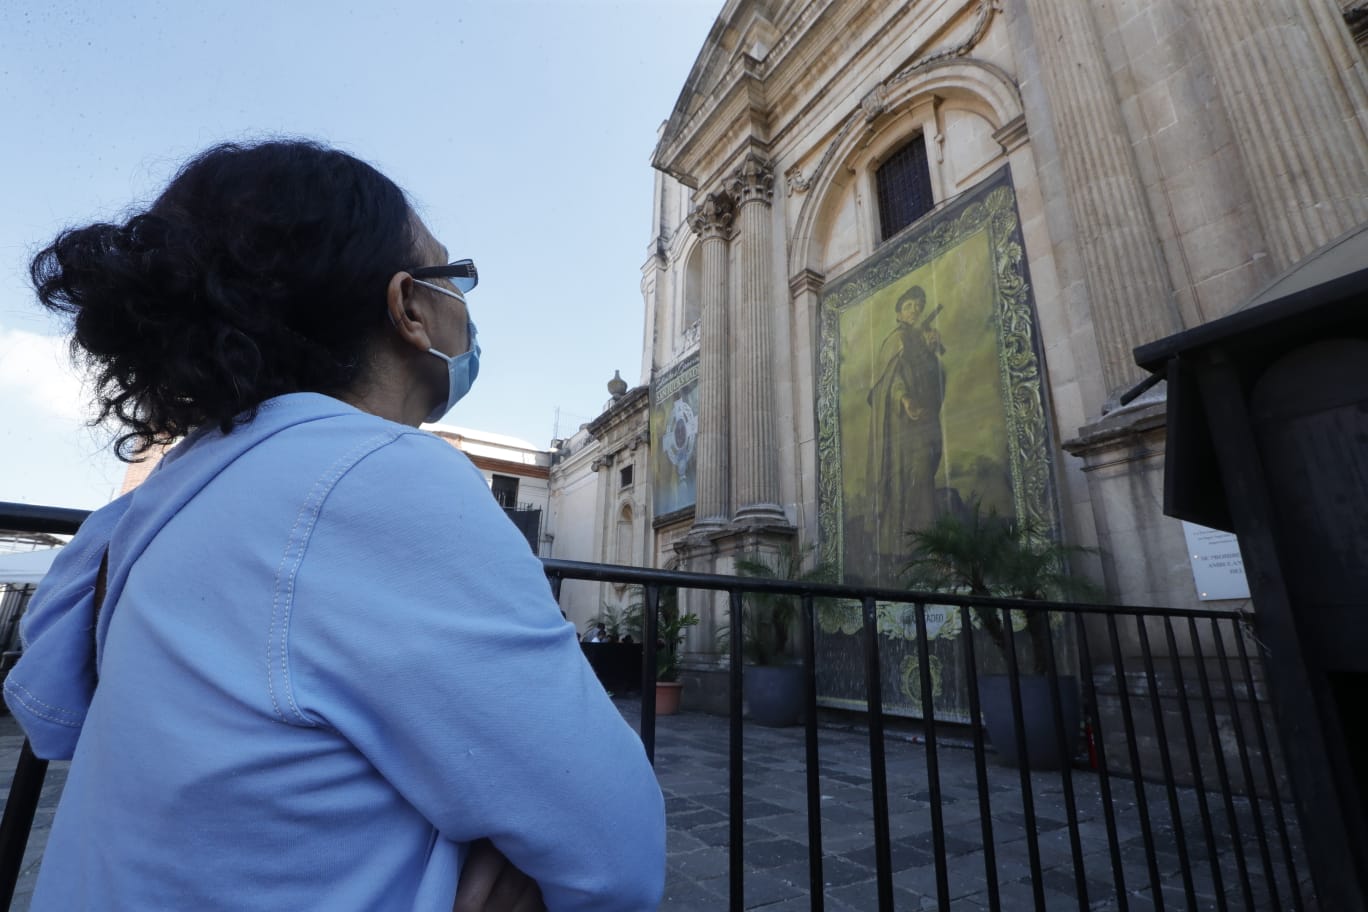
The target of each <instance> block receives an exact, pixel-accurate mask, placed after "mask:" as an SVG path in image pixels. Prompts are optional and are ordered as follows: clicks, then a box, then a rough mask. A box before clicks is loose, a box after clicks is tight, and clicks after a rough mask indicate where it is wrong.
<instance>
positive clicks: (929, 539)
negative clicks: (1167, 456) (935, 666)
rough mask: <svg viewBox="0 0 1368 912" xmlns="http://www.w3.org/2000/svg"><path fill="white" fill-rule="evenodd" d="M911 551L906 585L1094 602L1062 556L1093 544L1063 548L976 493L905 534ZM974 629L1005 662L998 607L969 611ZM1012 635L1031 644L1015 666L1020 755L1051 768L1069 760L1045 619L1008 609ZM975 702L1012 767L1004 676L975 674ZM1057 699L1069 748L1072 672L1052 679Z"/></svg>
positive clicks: (1012, 730)
mask: <svg viewBox="0 0 1368 912" xmlns="http://www.w3.org/2000/svg"><path fill="white" fill-rule="evenodd" d="M908 536H909V538H910V539H911V542H912V546H913V551H912V559H911V561H910V562H909V563H908V565H907V579H908V582H909V585H910V586H911V588H914V589H927V590H935V591H941V592H955V593H965V594H969V595H984V596H1000V597H1006V598H1018V599H1028V600H1030V599H1052V598H1054V599H1065V598H1080V599H1086V600H1089V601H1098V600H1100V599H1101V593H1100V592H1099V590H1098V589H1097V587H1096V586H1094V585H1093V584H1092V583H1091V582H1090V581H1088V580H1086V579H1084V578H1082V577H1080V576H1077V575H1075V574H1073V573H1071V572H1070V571H1069V568H1068V559H1069V558H1070V557H1071V556H1073V555H1076V554H1086V553H1094V550H1093V549H1089V548H1081V547H1078V546H1074V545H1065V544H1061V543H1060V542H1057V541H1055V540H1053V539H1051V538H1050V537H1049V536H1048V535H1046V534H1044V531H1043V530H1042V529H1040V527H1039V524H1037V523H1033V522H1030V521H1027V520H1019V519H1014V518H1011V517H1004V516H1001V515H999V514H998V512H997V510H996V509H994V508H992V507H990V508H988V509H987V510H986V511H985V510H984V508H983V505H982V503H981V502H980V501H979V499H978V498H977V497H975V498H972V499H971V500H970V503H969V506H968V508H967V509H966V510H965V511H964V512H963V513H959V514H945V515H942V516H940V517H939V518H937V519H936V521H935V522H933V523H932V524H931V525H930V526H928V527H926V528H925V529H922V530H920V531H913V532H909V533H908ZM973 615H974V620H975V621H976V626H978V627H980V628H981V629H982V630H983V631H984V632H986V633H987V634H988V637H989V639H991V640H992V641H993V643H994V644H995V645H996V646H997V648H998V651H999V652H1000V653H1001V654H1002V657H1003V659H1004V662H1005V660H1006V657H1007V650H1008V649H1009V648H1011V644H1010V643H1009V641H1008V637H1009V633H1008V630H1007V628H1006V627H1005V626H1004V625H1003V622H1002V612H1001V610H1000V609H997V608H974V609H973ZM1010 618H1011V623H1012V632H1013V633H1015V632H1022V631H1024V632H1025V633H1026V641H1027V642H1028V643H1029V644H1030V650H1029V656H1030V661H1029V663H1028V664H1026V665H1025V666H1024V667H1023V666H1020V665H1019V666H1018V668H1019V671H1020V675H1019V682H1020V690H1021V704H1022V706H1021V708H1022V718H1023V723H1024V725H1025V728H1026V732H1025V740H1026V754H1027V757H1026V759H1027V762H1028V764H1029V765H1030V767H1032V768H1035V769H1056V768H1058V767H1059V766H1060V765H1062V764H1064V763H1067V762H1069V760H1070V757H1069V756H1060V752H1059V735H1058V730H1057V728H1056V727H1055V717H1054V704H1053V700H1052V698H1051V695H1050V684H1049V679H1048V678H1047V677H1046V675H1047V672H1048V670H1049V669H1048V659H1049V655H1050V652H1049V646H1048V639H1049V637H1050V618H1049V614H1048V612H1045V611H1023V610H1014V611H1012V612H1011V614H1010ZM978 682H979V700H980V704H981V707H982V710H983V714H984V719H985V724H986V727H987V729H988V736H989V739H990V740H991V741H992V743H993V746H994V747H996V748H997V750H998V752H999V754H1001V755H1002V757H1003V759H1004V760H1005V761H1006V762H1007V763H1009V764H1011V765H1018V764H1019V761H1020V758H1018V757H1017V738H1016V724H1015V719H1016V717H1015V714H1014V713H1013V710H1012V701H1011V700H1012V698H1011V680H1010V678H1009V677H1008V675H1005V674H980V675H978ZM1059 696H1060V704H1061V709H1062V710H1063V715H1064V733H1065V736H1066V737H1065V741H1066V743H1068V744H1070V745H1072V744H1073V742H1074V740H1075V739H1076V736H1077V733H1078V726H1079V707H1078V689H1077V682H1076V680H1075V678H1074V676H1073V675H1060V676H1059Z"/></svg>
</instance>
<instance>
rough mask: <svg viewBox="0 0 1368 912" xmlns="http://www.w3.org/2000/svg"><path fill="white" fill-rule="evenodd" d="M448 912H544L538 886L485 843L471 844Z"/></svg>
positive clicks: (485, 840)
mask: <svg viewBox="0 0 1368 912" xmlns="http://www.w3.org/2000/svg"><path fill="white" fill-rule="evenodd" d="M451 912H546V906H545V905H544V904H543V903H542V895H541V889H540V888H539V887H538V886H537V882H536V881H535V880H533V879H532V878H530V877H528V876H527V875H526V874H524V873H523V872H522V871H520V870H518V869H517V868H516V867H514V866H513V863H512V862H511V861H509V860H508V859H507V858H505V857H504V855H503V853H502V852H500V851H499V850H498V849H496V848H494V844H493V843H492V842H490V841H489V840H488V839H480V840H476V841H475V842H472V843H471V844H470V852H469V854H467V855H466V862H465V865H464V866H463V867H462V868H461V880H460V883H458V884H457V885H456V902H455V904H454V905H453V906H452V907H451Z"/></svg>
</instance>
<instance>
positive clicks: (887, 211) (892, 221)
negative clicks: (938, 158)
mask: <svg viewBox="0 0 1368 912" xmlns="http://www.w3.org/2000/svg"><path fill="white" fill-rule="evenodd" d="M874 182H875V184H876V185H877V186H878V194H879V240H880V241H886V240H888V239H889V238H891V237H892V236H893V235H895V234H897V233H898V232H899V231H902V230H903V229H904V228H906V227H907V226H908V225H910V224H912V223H913V222H915V221H916V220H917V219H919V218H921V217H922V216H923V215H925V214H926V213H928V212H930V211H931V209H932V207H933V206H935V204H936V201H935V200H934V199H932V198H931V166H930V163H929V162H928V161H927V160H926V142H925V140H924V139H923V138H922V137H921V136H920V135H917V136H915V137H913V138H912V141H911V142H909V143H907V144H905V145H903V146H902V147H901V148H899V149H898V151H896V152H894V153H893V154H892V155H890V156H889V157H888V160H887V161H885V162H884V163H883V164H882V165H880V166H879V170H878V171H876V172H874Z"/></svg>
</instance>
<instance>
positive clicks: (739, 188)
mask: <svg viewBox="0 0 1368 912" xmlns="http://www.w3.org/2000/svg"><path fill="white" fill-rule="evenodd" d="M727 190H728V192H730V193H731V195H732V196H733V197H735V198H736V200H737V205H738V206H744V205H745V204H746V203H749V202H754V201H759V202H762V203H768V202H769V201H770V200H771V199H773V198H774V165H772V164H771V163H770V162H769V161H767V160H766V159H763V158H761V157H760V156H759V155H757V154H755V153H754V152H748V153H746V158H745V160H744V161H743V162H741V164H740V166H739V167H737V169H736V170H735V171H733V172H732V173H731V177H730V178H729V179H728V180H727Z"/></svg>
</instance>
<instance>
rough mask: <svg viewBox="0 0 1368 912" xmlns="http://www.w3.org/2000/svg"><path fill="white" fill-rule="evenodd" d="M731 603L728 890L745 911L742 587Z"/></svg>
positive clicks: (735, 909) (736, 907) (735, 910)
mask: <svg viewBox="0 0 1368 912" xmlns="http://www.w3.org/2000/svg"><path fill="white" fill-rule="evenodd" d="M727 595H728V599H729V602H730V606H731V637H730V638H729V639H730V645H731V667H730V668H728V669H727V696H728V700H729V706H728V713H727V717H728V718H727V721H728V723H729V725H728V731H727V746H728V760H727V770H728V773H729V775H730V781H729V782H728V798H729V801H728V809H727V818H728V823H729V828H728V846H727V848H728V858H729V861H728V874H729V878H728V884H729V887H728V893H729V896H730V900H731V910H732V912H742V910H743V909H744V908H745V906H746V885H745V868H744V867H743V865H744V864H745V825H746V802H745V794H744V792H743V791H742V785H743V783H744V780H745V766H744V765H743V764H744V758H743V756H742V729H741V669H742V664H741V663H742V655H741V645H742V643H741V641H742V640H743V639H744V635H743V633H742V631H744V630H745V629H746V625H745V614H744V612H745V610H746V608H745V599H744V598H743V596H742V594H741V590H739V589H732V590H730V591H729V592H728V593H727Z"/></svg>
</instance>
